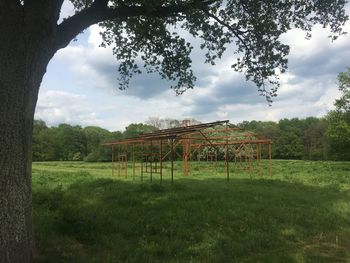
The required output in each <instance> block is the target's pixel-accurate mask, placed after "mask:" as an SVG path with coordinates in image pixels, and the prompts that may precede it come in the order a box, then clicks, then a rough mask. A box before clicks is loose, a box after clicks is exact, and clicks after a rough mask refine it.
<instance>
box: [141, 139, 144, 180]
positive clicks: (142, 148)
mask: <svg viewBox="0 0 350 263" xmlns="http://www.w3.org/2000/svg"><path fill="white" fill-rule="evenodd" d="M143 151H144V145H143V142H142V143H141V182H143Z"/></svg>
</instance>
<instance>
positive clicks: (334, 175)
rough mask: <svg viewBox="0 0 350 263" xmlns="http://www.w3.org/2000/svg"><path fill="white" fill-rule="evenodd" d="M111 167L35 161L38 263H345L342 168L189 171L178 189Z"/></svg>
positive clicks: (347, 236) (300, 165) (349, 227)
mask: <svg viewBox="0 0 350 263" xmlns="http://www.w3.org/2000/svg"><path fill="white" fill-rule="evenodd" d="M176 165H177V166H178V167H177V168H178V171H180V170H181V164H180V163H177V164H176ZM129 166H130V164H129ZM110 167H111V166H110V164H107V163H102V164H86V163H69V162H52V163H34V164H33V207H34V208H33V217H34V234H35V244H36V250H35V260H36V261H37V262H349V261H350V220H349V218H350V193H349V192H350V191H349V190H350V163H348V162H304V161H274V168H273V176H272V177H269V176H268V175H267V173H265V176H263V177H260V176H258V175H255V176H252V178H250V176H249V174H247V173H240V174H238V171H236V172H235V173H234V171H233V170H232V171H231V177H230V181H229V182H227V181H226V177H225V171H224V170H225V169H224V167H223V166H221V167H220V166H219V167H216V169H212V168H210V169H207V170H203V171H201V170H200V169H197V171H196V169H193V172H192V174H191V175H190V176H188V177H183V176H180V175H179V172H178V173H177V174H176V177H175V180H174V185H171V183H170V178H169V173H168V172H165V175H164V180H163V184H162V185H160V183H159V175H156V174H154V177H153V182H152V183H150V182H149V180H148V179H149V178H148V177H145V178H144V179H145V180H144V182H143V183H141V181H140V178H139V177H138V176H136V177H135V178H133V177H132V176H131V172H129V170H128V175H127V178H124V177H123V176H120V177H118V176H114V177H112V176H111V171H110ZM131 168H132V167H131V166H130V167H129V169H131ZM130 171H131V170H130ZM137 175H139V174H137Z"/></svg>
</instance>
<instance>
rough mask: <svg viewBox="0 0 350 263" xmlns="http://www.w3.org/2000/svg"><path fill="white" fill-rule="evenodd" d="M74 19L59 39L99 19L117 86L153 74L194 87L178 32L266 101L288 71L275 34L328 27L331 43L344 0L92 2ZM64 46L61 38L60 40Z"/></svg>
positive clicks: (178, 86) (79, 6) (77, 0)
mask: <svg viewBox="0 0 350 263" xmlns="http://www.w3.org/2000/svg"><path fill="white" fill-rule="evenodd" d="M71 2H72V3H73V5H74V6H75V8H76V12H77V13H76V15H74V16H72V17H70V18H68V19H66V20H65V21H63V23H62V24H61V25H60V26H59V29H60V30H59V31H60V32H62V34H61V35H62V37H61V38H62V39H65V38H67V36H69V35H71V36H69V37H68V38H67V41H68V40H69V38H72V36H73V35H76V34H77V33H78V32H79V31H81V30H83V29H84V28H86V27H87V26H89V25H91V24H93V23H97V22H100V26H101V27H102V28H103V33H102V36H103V43H102V46H106V45H112V46H113V53H114V55H115V56H116V58H117V59H118V60H119V61H120V64H119V66H118V72H119V78H118V80H119V88H120V89H125V88H127V87H128V85H129V81H130V78H131V77H132V76H133V75H135V74H140V73H142V72H144V71H145V72H148V73H150V72H158V73H159V74H160V76H161V77H162V78H164V79H167V80H170V81H171V83H172V85H171V87H172V88H173V89H174V90H175V91H176V92H177V93H178V94H181V93H183V92H184V91H185V90H186V89H190V88H193V87H194V85H195V80H196V77H195V76H194V73H193V71H192V69H191V62H192V61H191V57H190V54H191V51H192V49H193V46H192V45H191V43H190V42H189V40H188V39H186V38H185V37H184V36H183V34H181V32H184V31H185V32H188V33H189V34H190V35H192V36H193V37H195V38H199V39H200V40H201V45H200V47H201V48H202V49H203V50H205V62H206V63H210V64H215V62H216V61H217V60H218V59H220V58H222V56H223V55H224V54H225V52H228V50H232V48H229V47H230V46H233V50H234V51H233V53H231V54H225V56H232V68H233V69H234V70H237V71H243V72H244V73H245V75H246V78H247V79H248V80H252V81H253V82H254V83H255V84H256V85H257V87H258V91H259V92H260V94H261V95H263V96H265V97H266V98H267V100H268V101H269V102H271V101H272V98H273V97H274V96H276V92H277V88H278V86H279V81H278V80H279V75H280V74H281V73H283V72H285V71H286V69H287V62H288V58H287V56H288V53H289V46H288V45H286V44H284V43H282V42H281V40H280V37H281V35H282V34H284V33H286V32H287V31H288V30H290V29H292V28H299V29H302V30H304V31H306V37H310V36H311V35H310V32H311V29H312V26H313V25H315V24H321V25H322V26H323V27H329V28H330V31H331V35H330V38H331V39H333V40H334V39H336V38H337V37H338V36H339V35H341V34H343V33H344V32H343V30H342V26H343V25H344V23H345V22H346V21H347V19H348V16H347V15H346V14H345V10H344V5H345V3H346V1H345V0H323V1H316V0H307V1H277V0H268V1H261V0H249V1H242V0H225V1H224V0H182V1H179V0H161V1H159V0H113V1H108V0H95V1H92V0H90V1H85V0H84V1H82V0H72V1H71ZM62 43H63V44H64V45H66V44H67V43H65V42H64V41H63V42H62Z"/></svg>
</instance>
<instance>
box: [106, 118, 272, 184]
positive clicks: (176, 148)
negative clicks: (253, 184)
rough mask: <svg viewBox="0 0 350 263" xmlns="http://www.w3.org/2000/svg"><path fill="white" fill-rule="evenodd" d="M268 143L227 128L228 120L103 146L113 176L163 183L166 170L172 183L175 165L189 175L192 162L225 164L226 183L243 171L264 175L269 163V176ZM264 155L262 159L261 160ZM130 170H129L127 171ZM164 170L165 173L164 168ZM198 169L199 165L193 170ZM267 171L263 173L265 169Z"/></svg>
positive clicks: (184, 126) (254, 135) (229, 126)
mask: <svg viewBox="0 0 350 263" xmlns="http://www.w3.org/2000/svg"><path fill="white" fill-rule="evenodd" d="M271 144H272V142H271V140H269V139H266V138H262V137H260V136H258V135H256V134H254V133H252V132H247V131H244V130H243V129H241V128H239V127H236V126H234V125H230V124H229V121H228V120H224V121H216V122H210V123H203V124H198V125H189V121H184V122H183V126H182V127H177V128H171V129H163V130H157V131H154V132H151V133H145V134H141V135H139V136H137V137H134V138H129V139H124V140H119V141H113V142H106V143H103V144H102V145H104V146H109V147H111V148H112V156H111V159H112V175H113V176H114V175H115V174H116V173H117V174H118V176H125V177H127V176H128V171H129V173H130V170H131V171H132V176H133V178H135V176H136V175H140V177H141V180H142V181H143V180H144V177H145V175H146V174H147V175H149V178H150V180H151V181H152V180H153V178H154V176H155V175H159V179H160V182H162V181H163V177H164V175H165V170H166V171H167V172H168V174H169V176H170V179H171V182H172V183H173V181H174V169H175V168H174V161H175V160H181V161H182V171H181V172H182V174H183V175H184V176H188V175H189V174H190V173H191V165H192V163H193V162H196V163H197V164H199V163H201V162H203V161H204V162H206V163H207V164H208V163H211V164H216V163H217V162H224V167H225V174H226V178H227V180H229V178H230V173H232V169H230V166H232V167H234V168H235V169H234V171H236V172H239V171H245V172H246V173H248V174H249V175H250V176H252V175H253V174H259V175H260V176H262V175H263V165H266V160H268V162H267V163H268V173H269V175H270V176H271V175H272V159H271ZM263 155H265V156H263ZM263 159H264V160H265V161H264V162H262V160H263ZM130 166H131V167H130ZM165 166H167V168H166V169H165V170H164V167H165ZM196 167H197V169H198V168H199V169H200V167H201V166H200V165H197V166H196ZM265 170H266V169H265Z"/></svg>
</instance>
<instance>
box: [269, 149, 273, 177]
mask: <svg viewBox="0 0 350 263" xmlns="http://www.w3.org/2000/svg"><path fill="white" fill-rule="evenodd" d="M269 162H270V176H272V149H271V143H269Z"/></svg>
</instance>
